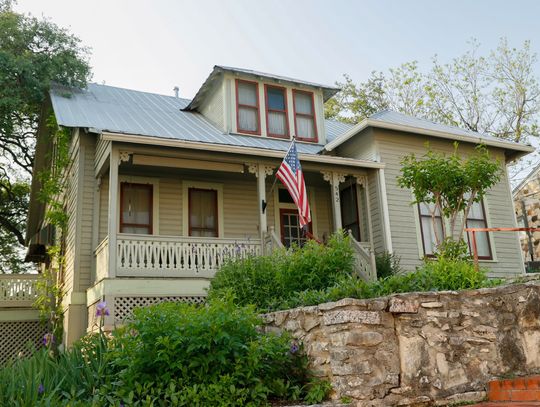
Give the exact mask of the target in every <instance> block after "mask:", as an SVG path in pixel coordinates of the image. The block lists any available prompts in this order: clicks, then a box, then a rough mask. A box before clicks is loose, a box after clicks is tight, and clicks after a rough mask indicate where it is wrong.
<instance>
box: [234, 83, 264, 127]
mask: <svg viewBox="0 0 540 407" xmlns="http://www.w3.org/2000/svg"><path fill="white" fill-rule="evenodd" d="M236 122H237V127H238V132H240V133H249V134H261V127H260V114H259V85H258V84H257V83H256V82H249V81H244V80H240V79H237V80H236Z"/></svg>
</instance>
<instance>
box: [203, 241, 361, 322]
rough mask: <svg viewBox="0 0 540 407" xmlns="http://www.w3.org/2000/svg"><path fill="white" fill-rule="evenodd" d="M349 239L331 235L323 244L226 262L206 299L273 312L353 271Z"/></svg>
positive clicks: (313, 243) (312, 244)
mask: <svg viewBox="0 0 540 407" xmlns="http://www.w3.org/2000/svg"><path fill="white" fill-rule="evenodd" d="M353 264H354V259H353V253H352V248H351V245H350V241H349V237H347V236H343V235H341V234H336V235H334V236H332V237H331V238H330V240H329V242H328V244H327V245H324V246H323V245H320V244H318V243H316V242H314V241H308V242H307V243H306V244H305V245H304V246H303V247H302V248H298V247H294V248H292V249H289V250H285V249H283V250H277V251H275V252H274V253H273V254H272V255H270V256H258V257H249V258H247V259H243V260H237V261H230V262H228V263H226V264H225V265H224V266H223V267H222V268H221V270H219V271H218V272H217V273H216V276H215V277H214V279H213V280H212V282H211V284H210V290H209V292H208V298H209V300H210V301H212V300H214V299H220V298H227V297H230V296H232V297H233V298H234V301H235V303H236V304H238V305H248V304H252V305H255V306H256V308H257V309H258V310H261V311H268V310H273V309H276V308H277V307H279V306H280V304H283V303H284V302H287V301H288V300H289V299H291V298H292V297H295V296H296V295H297V293H298V292H301V291H304V290H323V289H325V288H327V287H329V286H332V285H334V284H335V282H336V281H337V280H338V279H339V278H340V277H342V276H350V275H352V272H353Z"/></svg>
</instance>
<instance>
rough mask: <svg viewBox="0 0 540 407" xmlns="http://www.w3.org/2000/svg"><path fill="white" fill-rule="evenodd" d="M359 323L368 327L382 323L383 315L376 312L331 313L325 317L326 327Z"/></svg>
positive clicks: (327, 313)
mask: <svg viewBox="0 0 540 407" xmlns="http://www.w3.org/2000/svg"><path fill="white" fill-rule="evenodd" d="M349 322H357V323H360V324H366V325H378V324H380V323H381V315H380V313H379V312H376V311H348V310H347V311H331V312H326V313H325V314H324V315H323V323H324V325H336V324H345V323H349Z"/></svg>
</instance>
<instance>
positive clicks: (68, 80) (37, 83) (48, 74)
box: [0, 0, 90, 272]
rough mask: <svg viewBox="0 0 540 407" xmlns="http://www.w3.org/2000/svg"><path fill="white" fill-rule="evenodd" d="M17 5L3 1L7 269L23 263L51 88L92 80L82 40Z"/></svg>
mask: <svg viewBox="0 0 540 407" xmlns="http://www.w3.org/2000/svg"><path fill="white" fill-rule="evenodd" d="M12 3H13V2H11V1H6V0H0V195H1V198H2V199H0V243H2V247H3V250H2V254H1V256H2V258H1V260H4V261H2V263H4V264H8V263H9V264H15V263H16V262H17V261H19V262H22V256H21V254H22V248H23V247H24V244H25V242H24V227H25V221H26V213H27V208H28V193H29V178H30V176H31V175H32V168H33V160H34V147H35V134H36V131H37V127H38V123H39V120H40V116H41V112H42V106H43V101H44V100H45V97H46V95H47V91H48V89H49V87H50V84H51V82H56V83H58V84H61V85H68V86H84V85H85V83H86V80H87V79H88V78H89V75H90V67H89V65H88V61H87V55H88V51H87V49H86V48H84V47H82V46H81V45H80V41H79V39H78V38H76V37H75V36H73V35H72V34H70V33H69V32H68V31H67V30H65V29H63V28H60V27H58V26H57V25H56V24H54V23H52V22H51V21H49V20H46V19H37V18H35V17H32V16H29V15H23V14H18V13H15V12H14V11H13V9H12ZM0 271H4V270H0ZM11 271H15V272H17V271H23V270H20V269H17V268H15V269H11Z"/></svg>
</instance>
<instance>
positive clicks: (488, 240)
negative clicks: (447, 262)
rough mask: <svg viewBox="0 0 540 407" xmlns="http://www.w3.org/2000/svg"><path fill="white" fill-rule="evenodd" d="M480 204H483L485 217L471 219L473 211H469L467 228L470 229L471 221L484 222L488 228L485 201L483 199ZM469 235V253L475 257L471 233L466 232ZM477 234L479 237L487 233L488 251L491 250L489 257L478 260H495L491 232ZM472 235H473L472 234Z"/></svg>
mask: <svg viewBox="0 0 540 407" xmlns="http://www.w3.org/2000/svg"><path fill="white" fill-rule="evenodd" d="M478 203H479V204H481V207H482V214H483V215H484V217H483V219H480V218H471V217H470V214H471V211H470V210H469V213H468V214H467V219H465V227H467V228H468V227H469V220H472V221H482V222H483V223H484V226H482V227H484V228H488V227H489V226H488V219H487V218H488V216H487V212H486V205H485V203H484V200H483V199H482V200H481V201H480V202H478ZM471 209H472V206H471ZM466 233H467V246H468V247H469V253H470V254H471V256H474V253H473V249H472V242H471V237H470V235H469V234H470V233H471V232H466ZM476 233H477V236H478V233H485V234H486V238H487V243H488V249H489V256H478V260H493V259H494V257H493V248H492V247H491V236H490V232H476ZM471 234H472V233H471ZM477 243H478V240H477ZM477 247H478V244H477Z"/></svg>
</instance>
